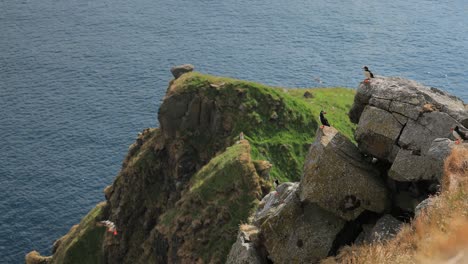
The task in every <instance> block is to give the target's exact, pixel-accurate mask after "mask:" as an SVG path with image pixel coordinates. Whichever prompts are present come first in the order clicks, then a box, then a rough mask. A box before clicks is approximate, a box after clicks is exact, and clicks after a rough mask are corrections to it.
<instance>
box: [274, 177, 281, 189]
mask: <svg viewBox="0 0 468 264" xmlns="http://www.w3.org/2000/svg"><path fill="white" fill-rule="evenodd" d="M279 184H280V183H279V180H278V179H276V180H275V181H274V182H273V185H274V187H275V189H276V188H278V186H279Z"/></svg>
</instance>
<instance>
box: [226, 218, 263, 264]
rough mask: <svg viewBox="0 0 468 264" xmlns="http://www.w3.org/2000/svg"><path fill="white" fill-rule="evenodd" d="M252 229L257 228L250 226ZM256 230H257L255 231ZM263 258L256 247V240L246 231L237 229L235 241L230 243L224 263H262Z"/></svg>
mask: <svg viewBox="0 0 468 264" xmlns="http://www.w3.org/2000/svg"><path fill="white" fill-rule="evenodd" d="M252 229H257V228H256V227H254V226H252ZM256 232H258V231H256ZM262 263H265V261H264V258H263V257H262V255H261V253H260V252H259V250H258V249H257V244H256V241H254V240H253V239H252V238H251V234H249V232H246V231H239V234H238V236H237V240H236V242H235V243H234V244H233V245H232V248H231V251H230V252H229V255H228V257H227V260H226V264H262Z"/></svg>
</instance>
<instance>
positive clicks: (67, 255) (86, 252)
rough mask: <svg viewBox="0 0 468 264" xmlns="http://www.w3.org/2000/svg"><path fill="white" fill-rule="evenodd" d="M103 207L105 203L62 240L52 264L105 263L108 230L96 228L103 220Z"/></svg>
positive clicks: (98, 206) (93, 210)
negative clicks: (105, 241) (104, 240)
mask: <svg viewBox="0 0 468 264" xmlns="http://www.w3.org/2000/svg"><path fill="white" fill-rule="evenodd" d="M103 206H104V203H101V204H98V205H97V206H96V207H95V208H94V209H92V210H91V211H90V212H89V213H88V214H87V215H86V216H85V217H84V218H83V219H82V220H81V222H80V224H79V225H78V227H77V228H76V229H74V230H72V231H71V232H69V233H68V234H67V235H66V236H65V237H63V238H62V243H61V245H60V246H59V248H58V249H57V252H56V253H55V254H54V255H53V259H52V263H57V264H58V263H60V264H81V263H96V264H99V263H104V255H103V250H102V241H103V239H104V234H105V233H106V228H105V227H100V226H96V221H98V220H101V219H100V217H101V213H102V207H103Z"/></svg>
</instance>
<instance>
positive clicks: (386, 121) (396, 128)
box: [355, 106, 403, 162]
mask: <svg viewBox="0 0 468 264" xmlns="http://www.w3.org/2000/svg"><path fill="white" fill-rule="evenodd" d="M402 127H403V125H402V124H400V122H399V121H398V120H397V119H396V118H395V117H394V116H393V115H392V114H391V113H390V112H387V111H385V110H382V109H379V108H376V107H373V106H366V108H365V109H364V111H363V113H362V115H361V118H360V119H359V124H358V127H357V129H356V133H355V138H356V141H357V142H358V144H359V149H361V151H363V152H365V153H368V154H371V155H372V156H375V157H377V158H379V159H385V160H388V161H390V162H391V161H392V153H394V148H395V147H398V146H394V143H395V142H396V140H397V139H398V136H399V135H400V132H401V129H402Z"/></svg>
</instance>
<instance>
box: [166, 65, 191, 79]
mask: <svg viewBox="0 0 468 264" xmlns="http://www.w3.org/2000/svg"><path fill="white" fill-rule="evenodd" d="M194 69H195V67H194V66H193V65H192V64H183V65H179V66H174V67H172V68H171V73H172V75H174V78H176V79H177V78H179V77H180V76H181V75H182V74H184V73H188V72H191V71H193V70H194Z"/></svg>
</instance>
